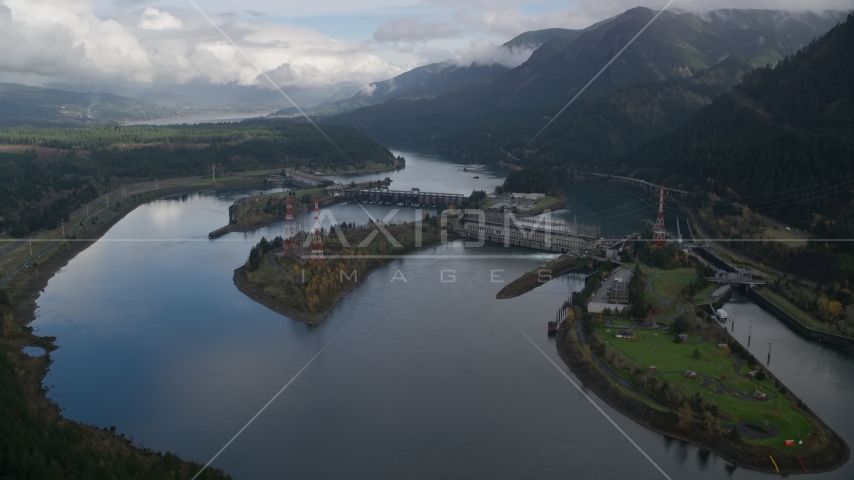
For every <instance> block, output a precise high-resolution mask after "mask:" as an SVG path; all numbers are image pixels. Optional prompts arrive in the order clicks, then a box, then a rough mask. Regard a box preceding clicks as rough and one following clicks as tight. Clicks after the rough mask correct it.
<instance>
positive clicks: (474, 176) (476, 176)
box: [471, 176, 480, 178]
mask: <svg viewBox="0 0 854 480" xmlns="http://www.w3.org/2000/svg"><path fill="white" fill-rule="evenodd" d="M471 178H480V177H478V176H474V177H471Z"/></svg>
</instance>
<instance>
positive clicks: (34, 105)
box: [0, 83, 180, 124]
mask: <svg viewBox="0 0 854 480" xmlns="http://www.w3.org/2000/svg"><path fill="white" fill-rule="evenodd" d="M178 114H180V110H178V109H176V108H173V107H165V106H161V105H155V104H153V103H149V102H145V101H142V100H136V99H132V98H126V97H120V96H118V95H113V94H110V93H92V92H87V93H78V92H70V91H66V90H57V89H53V88H43V87H29V86H26V85H20V84H16V83H0V123H5V124H17V123H25V122H39V123H72V124H95V123H105V122H106V123H111V122H122V121H126V120H140V119H148V118H159V117H170V116H176V115H178Z"/></svg>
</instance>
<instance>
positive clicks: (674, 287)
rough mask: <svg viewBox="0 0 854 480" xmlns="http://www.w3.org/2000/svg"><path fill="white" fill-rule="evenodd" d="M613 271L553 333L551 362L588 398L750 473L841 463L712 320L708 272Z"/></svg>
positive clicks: (808, 420) (817, 427) (835, 447)
mask: <svg viewBox="0 0 854 480" xmlns="http://www.w3.org/2000/svg"><path fill="white" fill-rule="evenodd" d="M670 247H671V246H668V248H670ZM653 248H655V247H653ZM686 258H687V257H686ZM677 263H678V262H677ZM675 266H676V267H680V266H679V265H675ZM611 268H613V267H610V266H609V265H606V266H604V267H603V270H602V271H601V272H600V274H599V275H594V276H592V277H591V278H590V279H589V280H588V282H587V285H586V286H585V288H584V290H582V291H581V292H579V293H578V294H576V295H574V297H573V299H572V301H573V306H572V307H571V308H569V309H568V310H567V313H566V317H565V319H564V320H563V321H562V322H561V325H560V329H559V330H558V332H557V347H558V353H559V354H560V356H561V358H562V359H563V360H564V362H565V363H566V364H567V365H568V366H569V367H570V369H571V370H572V371H573V373H575V375H576V376H577V377H578V378H579V379H580V380H581V381H582V382H583V383H584V385H585V386H586V387H587V388H589V389H591V390H592V391H593V392H595V393H596V395H598V396H599V397H600V398H602V399H603V400H605V401H606V402H607V403H608V404H609V405H611V406H612V407H613V408H615V409H616V410H618V411H620V412H621V413H623V414H624V415H626V416H627V417H629V418H631V419H633V420H635V421H636V422H638V423H640V424H641V425H644V426H646V427H648V428H650V429H652V430H655V431H657V432H659V433H662V434H664V435H668V436H671V437H676V438H679V439H683V440H685V441H688V442H690V443H693V444H695V445H698V446H700V447H702V448H706V449H708V450H710V451H712V452H714V453H716V454H717V455H719V456H721V457H722V458H724V459H725V460H727V461H729V462H731V463H733V464H735V465H738V466H741V467H744V468H748V469H751V470H757V471H762V472H768V473H781V474H793V473H807V472H808V473H818V472H824V471H829V470H834V469H836V468H839V467H840V466H842V465H843V464H844V463H845V462H846V461H847V460H848V458H849V456H850V449H849V447H848V445H847V444H846V442H845V441H844V440H843V439H842V438H841V437H840V436H839V435H838V434H837V433H836V432H834V431H833V430H832V429H831V428H830V427H829V426H828V425H827V424H825V423H824V422H823V421H822V420H821V419H820V418H818V416H817V415H815V414H814V413H813V412H812V411H811V410H810V409H809V407H808V406H807V405H806V404H804V402H803V401H802V400H801V399H799V398H798V397H797V396H796V395H795V394H794V392H792V391H791V390H790V389H789V388H787V387H786V386H785V385H784V384H783V383H782V382H781V381H780V379H779V378H777V377H776V376H775V375H774V374H773V373H772V372H771V371H770V370H769V369H768V368H767V367H766V366H763V365H762V364H761V363H760V362H759V361H758V360H757V359H756V358H755V357H754V356H753V355H751V354H750V352H749V351H748V350H747V349H745V348H744V347H743V346H742V345H741V344H740V343H739V342H738V341H736V340H735V339H734V338H733V337H732V336H731V335H730V334H729V333H728V332H727V330H726V328H725V327H722V326H721V324H720V322H719V321H718V319H717V318H716V316H715V315H713V314H712V313H713V309H712V308H710V305H709V295H707V293H708V292H709V291H710V289H714V288H716V287H715V286H712V285H709V283H708V281H707V278H708V275H709V274H710V271H709V270H710V269H708V268H707V267H703V266H702V265H698V266H696V267H690V266H688V265H687V264H686V265H682V266H681V267H680V268H673V266H671V268H669V269H660V268H651V267H648V266H645V265H643V264H641V263H634V264H627V265H626V266H623V267H617V268H618V269H619V270H618V271H616V272H614V271H609V269H611ZM724 288H727V287H724ZM591 300H592V301H591ZM769 357H770V353H769Z"/></svg>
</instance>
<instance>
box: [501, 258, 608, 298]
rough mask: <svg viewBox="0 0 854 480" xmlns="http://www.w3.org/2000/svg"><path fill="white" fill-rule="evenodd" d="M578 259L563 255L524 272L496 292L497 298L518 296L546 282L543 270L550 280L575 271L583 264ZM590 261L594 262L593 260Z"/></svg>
mask: <svg viewBox="0 0 854 480" xmlns="http://www.w3.org/2000/svg"><path fill="white" fill-rule="evenodd" d="M577 260H581V259H576V258H572V257H564V256H563V255H561V256H559V257H558V258H556V259H554V260H552V261H550V262H548V263H546V264H545V265H542V266H539V267H537V268H535V269H533V270H531V271H530V272H525V273H523V274H522V275H521V276H519V277H518V278H516V279H515V280H513V281H512V282H510V283H508V284H507V285H506V286H505V287H504V288H502V289H501V290H500V291H499V292H498V293H496V294H495V298H497V299H499V300H503V299H507V298H514V297H518V296H520V295H524V294H526V293H528V292H530V291H531V290H534V289H536V288H537V287H539V286H540V285H544V284H546V283H547V282H543V281H542V279H543V278H545V277H543V276H542V274H541V272H548V275H549V276H548V281H551V280H554V279H556V278H558V277H562V276H564V275H566V274H569V273H572V272H575V271H576V270H580V269H582V268H583V266H581V265H578V261H577ZM590 261H591V262H592V260H590ZM550 267H551V268H550Z"/></svg>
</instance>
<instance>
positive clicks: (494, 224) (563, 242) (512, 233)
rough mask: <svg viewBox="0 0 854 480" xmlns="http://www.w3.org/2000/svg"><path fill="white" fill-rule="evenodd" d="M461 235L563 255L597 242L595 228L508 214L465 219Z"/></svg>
mask: <svg viewBox="0 0 854 480" xmlns="http://www.w3.org/2000/svg"><path fill="white" fill-rule="evenodd" d="M461 233H463V234H464V235H465V236H466V237H468V238H473V239H481V240H483V241H485V242H491V243H500V244H503V245H508V246H509V245H512V246H516V247H526V248H533V249H536V250H545V251H547V252H562V253H565V252H577V251H583V250H591V249H593V248H596V246H597V245H598V243H599V239H600V229H599V227H597V226H594V225H582V224H578V223H570V222H565V221H563V220H554V219H549V218H547V217H540V216H535V217H518V218H517V217H515V216H513V215H511V214H507V215H506V216H505V215H496V214H485V215H480V216H479V215H466V218H465V224H464V228H463V232H461Z"/></svg>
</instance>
